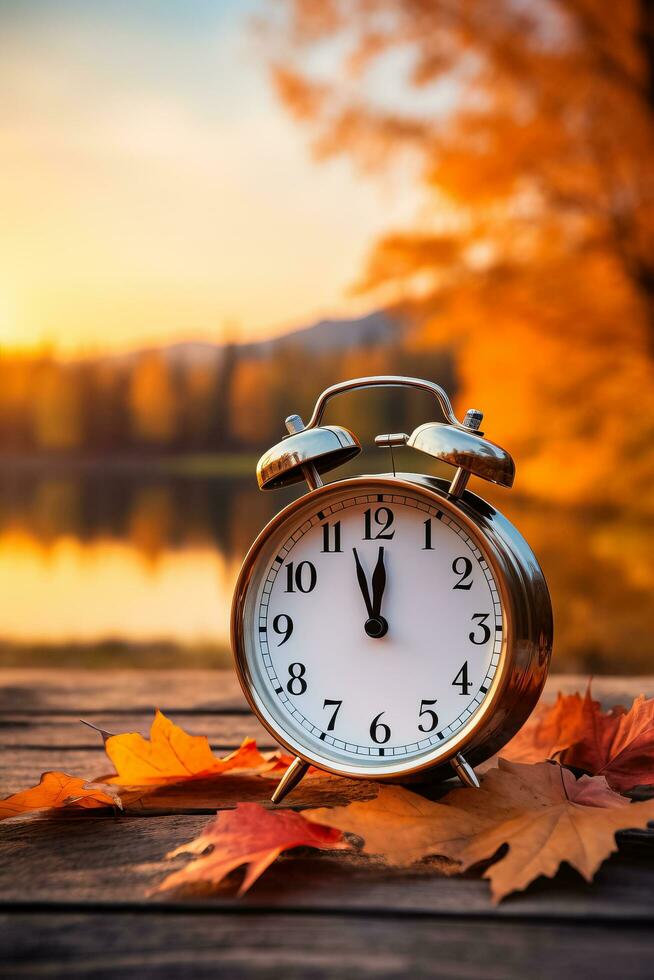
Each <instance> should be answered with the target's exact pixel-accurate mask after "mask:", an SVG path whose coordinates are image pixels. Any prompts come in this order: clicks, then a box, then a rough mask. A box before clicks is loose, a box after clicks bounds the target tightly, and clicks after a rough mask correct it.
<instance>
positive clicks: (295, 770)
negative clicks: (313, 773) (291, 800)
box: [270, 756, 309, 803]
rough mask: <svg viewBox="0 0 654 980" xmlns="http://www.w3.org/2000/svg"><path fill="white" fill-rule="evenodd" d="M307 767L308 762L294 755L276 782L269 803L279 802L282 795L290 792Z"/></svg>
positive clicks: (282, 797)
mask: <svg viewBox="0 0 654 980" xmlns="http://www.w3.org/2000/svg"><path fill="white" fill-rule="evenodd" d="M308 768H309V763H308V762H304V760H303V759H300V758H299V757H298V756H296V758H295V759H293V762H291V764H290V766H289V767H288V769H287V770H286V772H285V773H284V775H283V776H282V778H281V779H280V780H279V782H278V783H277V787H276V789H275V792H274V793H273V795H272V796H271V797H270V801H271V803H281V802H282V800H283V799H284V797H285V796H286V795H287V794H288V793H290V792H291V790H292V789H295V787H296V786H297V784H298V783H299V782H300V780H301V779H302V777H303V776H304V774H305V772H306V771H307V769H308Z"/></svg>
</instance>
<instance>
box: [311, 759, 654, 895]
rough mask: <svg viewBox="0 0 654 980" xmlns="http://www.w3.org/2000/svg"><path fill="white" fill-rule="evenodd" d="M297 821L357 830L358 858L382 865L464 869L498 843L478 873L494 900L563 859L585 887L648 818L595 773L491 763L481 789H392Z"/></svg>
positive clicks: (653, 814) (652, 804)
mask: <svg viewBox="0 0 654 980" xmlns="http://www.w3.org/2000/svg"><path fill="white" fill-rule="evenodd" d="M384 811H389V814H390V815H388V816H384ZM305 816H306V817H307V818H308V819H311V820H317V821H319V822H320V823H321V824H324V825H327V826H331V827H337V828H338V829H339V830H342V831H348V832H351V833H355V834H358V835H359V836H361V837H363V838H364V841H365V850H366V851H367V852H368V853H378V854H381V855H382V856H383V857H385V858H388V859H389V860H390V861H391V862H392V863H403V862H407V863H408V862H409V861H414V860H416V859H417V858H418V857H423V856H427V855H429V854H438V855H442V856H444V857H447V858H450V859H451V860H453V861H458V862H460V864H461V870H466V869H467V868H470V867H471V866H472V865H475V864H478V863H480V862H482V861H489V860H491V859H493V858H494V857H495V856H496V854H497V852H498V851H499V849H500V848H502V847H503V845H508V850H507V851H506V853H505V854H503V855H502V856H500V858H499V859H498V860H496V861H495V863H494V864H492V865H491V866H490V867H489V868H488V869H487V870H486V871H485V873H484V877H486V878H488V879H489V880H490V882H491V891H492V895H493V899H494V900H495V901H499V900H500V899H501V898H503V897H504V896H506V895H508V894H509V893H510V892H513V891H521V890H522V889H524V888H526V887H527V885H529V884H530V883H531V882H532V881H534V880H535V879H536V878H538V877H539V876H540V875H545V876H547V877H552V876H553V875H554V874H556V871H557V870H558V868H559V867H560V865H561V863H562V862H564V861H565V862H567V863H568V864H570V865H572V867H574V868H576V869H577V871H579V872H580V874H582V875H583V876H584V877H585V878H586V880H588V881H590V880H591V879H592V877H593V875H594V874H595V872H596V871H597V869H598V868H599V866H600V864H601V863H602V861H603V860H604V859H605V858H606V857H608V855H609V854H611V853H612V852H613V851H615V850H616V843H615V834H616V832H617V831H618V830H625V829H628V828H642V827H646V826H647V824H648V823H649V822H650V821H652V820H654V801H648V802H646V803H629V801H628V800H626V799H625V798H624V797H622V796H619V795H618V794H617V793H614V792H613V791H612V790H611V789H610V788H609V786H608V785H607V783H606V780H605V779H604V777H603V776H593V777H590V776H583V777H582V778H581V779H580V780H576V779H575V777H574V775H573V774H572V773H571V772H570V771H569V770H567V769H564V768H563V767H561V766H559V765H557V764H550V763H546V762H542V763H537V764H533V765H527V764H520V763H511V762H506V761H504V760H500V763H499V768H498V769H493V770H491V771H490V772H488V773H487V774H486V776H485V777H484V779H483V782H482V786H481V789H479V790H476V789H457V790H453V791H452V792H451V793H448V795H447V796H446V797H444V798H443V800H442V802H440V803H429V804H427V803H426V801H424V800H422V798H421V797H418V796H416V794H414V793H410V792H409V791H408V790H403V789H399V788H392V789H382V790H381V791H380V794H379V796H378V797H377V799H375V800H373V801H371V802H370V803H355V804H352V806H349V807H337V808H335V809H333V810H329V809H325V808H321V809H319V810H311V811H308V812H307V813H305ZM380 825H381V828H380ZM384 825H385V826H384ZM399 835H401V837H402V840H401V841H399V842H398V841H397V840H396V839H395V838H396V837H397V836H399Z"/></svg>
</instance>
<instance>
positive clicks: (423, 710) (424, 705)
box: [418, 698, 438, 734]
mask: <svg viewBox="0 0 654 980" xmlns="http://www.w3.org/2000/svg"><path fill="white" fill-rule="evenodd" d="M437 701H438V698H434V699H433V700H432V701H426V700H423V701H421V702H420V711H419V712H418V717H419V718H422V716H423V715H428V716H429V717H430V718H431V723H430V725H429V728H425V726H424V725H418V731H419V732H425V734H428V733H429V732H433V731H434V729H435V728H438V715H437V714H436V712H435V711H432V710H431V708H430V707H429V705H430V704H436V702H437Z"/></svg>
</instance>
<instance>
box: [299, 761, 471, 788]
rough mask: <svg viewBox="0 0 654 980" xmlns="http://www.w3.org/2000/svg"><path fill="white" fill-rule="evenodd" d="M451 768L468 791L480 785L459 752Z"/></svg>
mask: <svg viewBox="0 0 654 980" xmlns="http://www.w3.org/2000/svg"><path fill="white" fill-rule="evenodd" d="M452 768H453V769H454V772H455V773H456V774H457V776H458V777H459V779H460V780H461V782H462V783H463V785H464V786H468V787H470V789H479V787H480V785H481V784H480V782H479V780H478V778H477V773H476V772H475V770H474V769H473V768H472V766H471V765H470V763H469V762H467V761H466V759H465V758H464V757H463V756H462V755H461V753H460V752H457V754H456V755H455V756H454V758H453V759H452ZM285 775H288V773H286V774H285Z"/></svg>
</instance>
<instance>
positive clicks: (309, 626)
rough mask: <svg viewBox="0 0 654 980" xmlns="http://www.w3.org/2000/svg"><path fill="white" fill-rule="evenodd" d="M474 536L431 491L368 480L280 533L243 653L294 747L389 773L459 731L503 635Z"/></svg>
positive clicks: (256, 594)
mask: <svg viewBox="0 0 654 980" xmlns="http://www.w3.org/2000/svg"><path fill="white" fill-rule="evenodd" d="M307 506H309V502H308V501H307ZM472 533H473V532H471V530H470V529H469V528H468V527H466V524H465V522H464V521H463V520H462V519H459V518H457V515H456V513H455V512H454V511H453V510H451V509H450V508H449V507H447V506H446V505H445V504H440V505H439V501H438V498H436V497H434V496H433V495H430V494H427V493H424V492H421V490H420V489H419V488H416V489H415V490H413V489H409V488H407V487H406V485H405V484H403V485H402V487H401V488H398V492H393V490H392V489H391V488H388V484H385V485H383V486H382V485H381V484H379V483H378V484H377V485H376V486H375V485H374V484H373V482H372V481H371V482H370V484H369V485H366V484H365V483H364V482H363V481H362V485H361V489H360V490H359V489H357V490H353V489H352V487H351V486H350V487H348V488H342V489H341V490H339V488H338V486H335V487H333V488H330V490H329V491H327V492H325V493H323V494H321V495H319V496H317V497H316V503H315V504H314V505H313V507H312V508H311V509H309V510H307V509H304V510H302V511H301V513H300V514H299V516H298V515H296V516H295V517H293V514H291V515H289V518H288V519H287V521H285V522H283V523H282V524H281V526H280V527H278V529H277V530H276V531H275V532H274V533H273V535H272V536H271V538H270V539H269V540H268V541H267V543H266V546H265V547H264V548H263V550H262V551H261V553H260V555H259V557H258V559H257V561H256V563H255V566H254V571H253V577H252V579H251V581H250V586H249V593H248V607H249V611H248V615H247V617H246V624H247V625H246V634H247V635H246V638H245V652H246V658H247V661H248V670H249V673H250V677H251V679H252V683H253V686H254V688H255V690H256V692H257V695H258V698H259V699H260V701H261V702H262V703H263V705H265V709H266V713H267V714H268V716H269V718H270V719H272V722H273V724H274V727H275V728H276V729H277V730H278V732H279V733H280V735H282V736H283V737H285V739H286V740H287V741H288V742H289V743H290V744H291V745H294V746H300V747H303V748H305V749H306V750H307V751H308V752H309V754H314V755H315V756H316V757H318V758H323V759H327V760H332V761H333V762H334V764H335V765H337V766H338V765H345V766H347V765H348V764H350V765H353V766H357V767H361V766H368V767H369V768H370V769H375V768H377V769H381V768H387V769H388V767H389V763H401V762H410V760H413V761H416V760H417V759H418V758H419V757H420V756H422V755H428V754H431V753H433V752H434V750H435V749H436V748H438V747H442V746H444V745H446V744H447V743H448V742H449V741H451V740H452V739H454V738H456V736H457V734H460V733H461V730H462V728H463V727H464V726H465V725H466V724H467V723H468V722H469V720H470V719H471V718H472V717H473V715H475V713H476V712H478V711H479V710H480V708H481V706H482V705H483V703H484V702H485V700H486V699H487V698H489V696H490V695H491V693H492V689H493V688H494V680H495V679H496V675H497V672H498V669H499V665H500V661H501V656H502V650H503V635H504V630H505V622H504V615H503V608H502V602H501V598H500V590H499V588H498V585H497V582H496V580H495V577H494V574H493V571H492V568H491V565H490V563H489V560H488V557H487V555H486V554H485V553H484V551H482V547H483V544H482V542H481V541H479V540H475V539H474V538H473V537H472Z"/></svg>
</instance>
